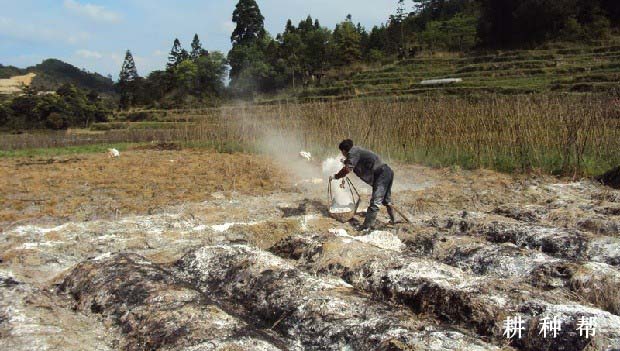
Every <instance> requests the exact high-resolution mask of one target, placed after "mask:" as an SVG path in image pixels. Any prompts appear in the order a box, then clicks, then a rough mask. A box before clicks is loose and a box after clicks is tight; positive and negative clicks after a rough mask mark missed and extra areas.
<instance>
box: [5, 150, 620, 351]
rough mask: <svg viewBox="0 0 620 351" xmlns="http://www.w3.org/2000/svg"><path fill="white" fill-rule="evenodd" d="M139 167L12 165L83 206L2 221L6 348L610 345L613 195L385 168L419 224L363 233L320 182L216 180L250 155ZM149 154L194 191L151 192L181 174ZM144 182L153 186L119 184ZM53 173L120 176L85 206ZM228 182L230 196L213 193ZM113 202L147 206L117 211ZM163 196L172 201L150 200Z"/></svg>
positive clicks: (618, 273)
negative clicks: (551, 327)
mask: <svg viewBox="0 0 620 351" xmlns="http://www.w3.org/2000/svg"><path fill="white" fill-rule="evenodd" d="M149 153H150V154H149ZM149 153H144V152H127V153H124V154H123V155H122V156H121V157H127V158H130V161H131V160H133V162H129V161H127V162H124V161H122V160H123V159H122V158H121V159H117V160H107V159H105V156H101V158H100V159H98V160H95V159H94V158H95V156H91V157H90V158H89V159H76V160H74V161H73V162H72V163H70V164H65V163H61V162H54V163H46V164H41V163H35V164H31V165H22V163H23V162H22V161H21V160H7V161H3V162H5V167H8V168H13V167H20V170H21V172H22V173H23V174H24V179H25V180H24V181H25V182H27V183H28V184H29V187H28V189H33V188H36V187H33V185H36V184H39V183H41V184H48V185H50V186H51V185H53V184H56V185H55V186H57V187H60V188H62V189H64V190H65V191H68V190H70V189H71V188H73V189H74V190H75V192H80V193H81V194H82V193H84V192H86V194H84V197H83V199H82V200H81V201H80V206H79V208H78V209H76V210H70V211H64V209H66V208H65V204H62V203H57V204H51V205H52V206H55V207H56V208H57V213H56V214H54V213H50V214H49V216H47V217H46V218H45V221H43V219H39V220H37V219H32V218H30V217H29V216H24V218H25V219H24V220H20V221H16V222H13V223H6V222H4V223H2V236H0V249H1V251H0V252H2V253H1V255H0V258H1V260H0V349H3V350H4V349H7V350H8V349H11V350H35V349H37V350H44V349H55V350H188V351H189V350H480V351H482V350H528V351H529V350H531V351H534V350H536V351H538V350H575V351H577V350H579V351H581V350H588V351H589V350H604V351H608V350H617V349H619V348H620V330H619V329H618V327H619V326H620V296H618V291H619V287H620V270H619V269H618V266H619V264H620V250H619V248H620V192H618V191H617V190H612V189H607V188H604V187H602V186H600V185H598V184H594V183H591V182H589V181H581V182H574V183H561V182H558V181H557V179H554V178H551V177H537V176H527V177H525V176H523V177H513V176H508V175H501V174H497V173H494V172H490V171H475V172H469V171H459V170H450V169H429V168H424V167H417V166H408V165H395V169H396V177H397V178H396V183H395V189H394V190H395V194H394V195H395V200H396V201H397V203H398V205H399V206H400V208H401V209H402V210H404V211H406V212H407V213H408V214H409V215H410V217H411V219H412V223H410V224H406V223H398V224H396V225H394V226H390V225H387V224H382V226H381V228H379V230H377V231H374V232H372V233H357V232H356V231H355V230H354V229H353V228H352V226H351V224H350V223H344V224H343V223H340V222H338V221H336V220H334V219H332V218H330V217H329V216H328V215H327V213H326V212H327V211H326V210H327V208H326V205H325V203H324V197H325V193H324V192H325V187H324V185H325V184H314V182H308V181H305V179H303V177H301V179H292V178H291V181H290V182H289V181H287V180H288V179H289V178H288V177H282V175H281V173H279V172H275V173H273V174H272V172H273V171H274V170H276V169H278V167H276V165H275V164H271V163H270V162H266V161H264V162H262V164H264V165H265V167H266V169H262V170H261V173H262V175H261V177H260V178H261V179H267V180H268V181H269V184H266V186H264V187H260V191H257V192H252V191H251V187H247V186H242V185H241V184H245V183H244V182H242V180H243V178H244V177H247V176H246V175H240V174H239V175H237V176H235V173H234V172H233V173H227V172H226V169H229V168H230V169H231V170H234V169H237V168H233V166H235V165H237V166H239V165H247V166H246V167H244V168H243V169H251V168H253V167H251V165H252V161H251V160H250V159H248V156H247V155H219V156H217V155H213V154H211V155H210V154H191V155H187V154H185V153H184V152H183V151H177V152H173V151H150V152H149ZM149 157H152V158H155V159H156V161H158V162H161V163H166V165H165V167H166V168H168V167H170V168H171V169H177V170H178V171H177V172H176V173H175V175H176V176H177V178H176V179H173V182H181V183H182V184H198V185H199V186H198V188H196V189H193V191H191V193H190V192H188V188H186V187H174V186H167V185H172V184H170V183H168V184H162V183H161V180H163V179H167V178H168V177H169V176H170V174H172V173H171V172H162V171H161V169H159V170H158V168H156V167H155V166H154V165H155V164H157V163H158V162H155V160H154V161H153V165H151V166H147V165H145V164H144V163H140V162H137V160H139V159H143V158H149ZM190 158H191V159H190ZM198 158H201V159H198ZM213 158H217V159H216V160H213ZM184 159H185V160H184ZM171 160H174V161H175V162H171ZM192 160H193V161H200V162H195V163H197V164H199V163H201V162H203V163H206V166H205V167H210V166H211V167H210V168H216V167H213V166H212V165H213V164H217V165H219V166H218V167H221V170H217V169H213V170H212V172H214V173H216V174H221V175H222V176H221V177H220V176H215V177H214V176H213V175H212V174H211V173H210V172H206V173H201V172H200V171H197V170H195V169H193V168H191V167H193V166H191V165H190V164H193V163H192V162H190V161H192ZM94 161H97V162H94ZM103 163H105V165H102V164H103ZM315 166H317V165H316V164H308V168H309V173H312V172H311V171H312V170H313V169H314V168H315ZM102 168H103V170H102ZM151 168H152V169H153V171H151V173H150V174H149V175H148V177H147V178H140V177H138V176H136V173H132V174H126V173H128V172H130V171H131V172H140V171H142V170H147V169H151ZM63 169H65V170H69V169H72V170H75V169H79V170H81V172H91V173H93V174H97V173H100V172H101V173H102V175H101V176H103V175H105V174H108V173H109V172H114V171H115V174H118V175H119V176H118V177H113V178H108V177H104V178H105V181H103V180H101V181H98V182H97V183H96V184H97V187H96V188H97V190H96V191H95V190H93V189H94V188H95V187H92V188H91V190H90V191H86V190H85V189H86V188H85V187H84V179H82V178H83V177H79V178H76V179H75V181H74V182H68V183H64V182H65V181H66V180H67V179H73V177H72V175H71V174H70V172H62V170H63ZM188 169H190V170H191V173H192V174H193V178H191V177H188V176H187V175H186V172H187V170H188ZM239 169H240V168H239ZM34 173H36V174H41V176H40V177H39V178H36V177H32V176H31V175H32V174H34ZM241 173H243V172H241ZM222 177H223V178H225V179H226V181H227V182H231V184H228V183H226V184H224V187H223V188H218V182H219V179H218V178H222ZM140 179H144V184H143V186H142V187H143V188H145V189H152V191H148V192H147V193H145V194H143V196H136V193H138V194H140V191H138V190H136V187H135V186H120V184H124V183H134V182H138V183H137V184H139V181H140ZM235 179H237V181H236V182H235ZM78 180H79V181H78ZM61 182H62V183H61ZM209 182H212V184H209ZM113 183H116V184H119V185H116V186H114V184H113ZM235 183H237V184H239V185H235ZM229 185H230V186H229ZM110 187H112V188H114V189H117V190H118V191H119V192H120V194H114V193H113V192H111V191H110ZM257 188H258V187H257ZM244 189H245V190H244ZM361 190H362V192H363V193H364V197H365V198H366V197H367V196H368V189H366V188H362V189H361ZM123 192H126V193H125V194H123ZM5 193H6V194H7V195H8V196H9V197H11V198H15V199H22V200H25V201H22V202H19V203H17V202H15V203H11V205H10V206H11V207H12V208H13V209H14V210H15V211H18V212H19V211H21V212H24V213H25V214H31V213H35V212H37V211H40V210H42V209H45V208H46V206H44V205H50V204H47V203H45V202H46V201H47V200H46V197H39V198H36V199H35V198H34V197H33V195H34V194H32V190H30V191H29V190H24V189H21V188H18V187H10V188H8V190H6V191H5ZM130 194H134V196H133V197H132V196H130ZM197 194H202V196H201V199H196V198H194V199H193V200H191V199H190V198H189V197H188V196H189V195H191V196H195V195H197ZM80 196H81V195H80ZM123 196H124V197H127V198H129V197H132V198H133V199H134V201H136V203H141V204H142V206H140V205H137V206H134V210H133V211H131V212H129V211H127V210H126V209H125V207H127V206H128V205H126V204H123V203H120V202H118V197H121V198H123ZM163 196H165V197H167V198H169V199H170V200H171V201H172V202H166V203H158V202H155V201H156V200H157V198H158V197H163ZM175 198H176V199H177V200H178V202H177V203H174V199H175ZM42 203H43V204H42ZM111 206H116V207H117V208H120V210H119V211H115V214H110V213H109V212H107V211H105V209H107V208H109V207H111ZM98 207H99V208H100V211H96V210H97V208H98ZM89 209H92V210H93V211H92V216H90V217H88V218H87V217H83V216H80V213H83V212H85V211H89ZM141 209H142V210H141ZM119 213H120V214H119ZM130 213H131V214H130ZM16 216H17V218H21V217H19V216H20V214H19V213H16ZM385 219H386V217H384V216H383V215H382V218H381V221H385ZM516 316H520V317H521V318H522V320H523V329H522V333H521V336H520V337H519V336H514V337H513V338H512V339H508V338H506V337H505V335H504V333H505V327H504V326H505V324H504V322H505V321H506V319H507V318H513V317H516ZM553 317H557V318H558V320H559V322H560V323H561V330H560V332H559V334H558V335H557V337H556V338H554V337H551V336H547V337H544V336H543V335H541V333H539V329H540V325H541V322H542V321H543V319H544V318H553ZM582 318H587V319H589V318H593V321H594V323H595V328H596V332H595V335H590V336H589V337H585V336H583V335H580V333H579V331H578V329H579V325H580V323H581V322H580V321H581V320H582Z"/></svg>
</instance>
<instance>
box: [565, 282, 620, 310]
mask: <svg viewBox="0 0 620 351" xmlns="http://www.w3.org/2000/svg"><path fill="white" fill-rule="evenodd" d="M619 285H620V282H618V280H616V279H611V278H599V279H595V281H585V282H583V281H580V280H575V281H572V282H571V286H570V288H571V290H572V291H573V292H574V293H575V294H576V295H577V296H578V297H579V298H581V299H582V300H585V301H587V302H589V303H591V304H593V305H594V306H596V307H599V308H601V309H603V310H605V311H608V312H610V313H613V314H615V315H618V314H620V289H618V286H619Z"/></svg>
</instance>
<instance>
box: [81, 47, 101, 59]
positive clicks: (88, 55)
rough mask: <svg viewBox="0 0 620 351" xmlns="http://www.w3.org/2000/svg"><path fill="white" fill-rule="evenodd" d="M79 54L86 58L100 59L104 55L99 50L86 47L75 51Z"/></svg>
mask: <svg viewBox="0 0 620 351" xmlns="http://www.w3.org/2000/svg"><path fill="white" fill-rule="evenodd" d="M75 53H76V54H77V55H78V56H80V57H83V58H86V59H97V60H98V59H100V58H102V57H103V55H102V54H101V53H99V52H97V51H90V50H86V49H81V50H78V51H76V52H75Z"/></svg>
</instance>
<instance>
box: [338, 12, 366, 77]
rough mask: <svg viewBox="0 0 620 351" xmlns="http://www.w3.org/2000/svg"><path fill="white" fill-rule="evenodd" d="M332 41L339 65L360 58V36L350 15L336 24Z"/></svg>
mask: <svg viewBox="0 0 620 351" xmlns="http://www.w3.org/2000/svg"><path fill="white" fill-rule="evenodd" d="M334 43H335V45H336V47H335V50H336V52H335V54H336V62H337V63H338V64H340V65H348V64H351V63H353V62H357V61H359V60H360V58H361V56H362V53H361V47H360V44H361V36H360V34H359V33H358V31H357V28H356V27H355V25H354V24H353V22H351V18H350V15H349V16H348V17H347V20H346V21H344V22H341V23H340V24H337V25H336V29H335V30H334Z"/></svg>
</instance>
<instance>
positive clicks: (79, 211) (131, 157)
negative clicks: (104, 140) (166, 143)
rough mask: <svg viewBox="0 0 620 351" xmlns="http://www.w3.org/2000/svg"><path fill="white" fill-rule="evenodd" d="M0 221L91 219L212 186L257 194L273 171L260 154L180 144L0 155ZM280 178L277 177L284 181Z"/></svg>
mask: <svg viewBox="0 0 620 351" xmlns="http://www.w3.org/2000/svg"><path fill="white" fill-rule="evenodd" d="M0 173H1V174H2V175H3V176H2V177H0V194H2V196H1V199H0V200H1V201H0V202H1V203H2V206H1V208H0V224H3V223H4V224H7V223H12V222H15V221H20V220H32V219H39V220H45V219H55V220H94V219H98V218H109V217H111V216H124V215H127V214H133V213H152V212H157V211H158V210H161V209H162V208H164V207H167V206H173V205H177V204H182V203H192V202H200V201H204V200H206V199H209V198H211V194H212V193H213V192H224V193H225V192H238V193H241V194H255V195H262V194H266V193H269V192H271V191H273V190H274V189H276V188H277V189H281V188H282V187H283V185H282V184H281V179H283V178H284V177H283V176H282V174H281V171H279V170H278V169H276V168H275V167H274V166H273V165H272V164H271V162H270V161H268V160H266V159H264V158H262V157H253V156H250V155H241V154H222V153H213V152H206V151H192V150H186V151H184V152H182V153H179V152H169V151H142V150H136V151H128V152H123V153H122V155H121V157H120V158H118V159H108V158H107V156H106V155H105V154H103V153H102V154H90V155H88V154H83V155H79V156H78V157H72V158H69V157H58V158H54V159H40V160H37V159H34V160H33V159H24V158H13V159H6V158H5V159H3V160H2V161H0ZM284 186H285V185H284Z"/></svg>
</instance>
